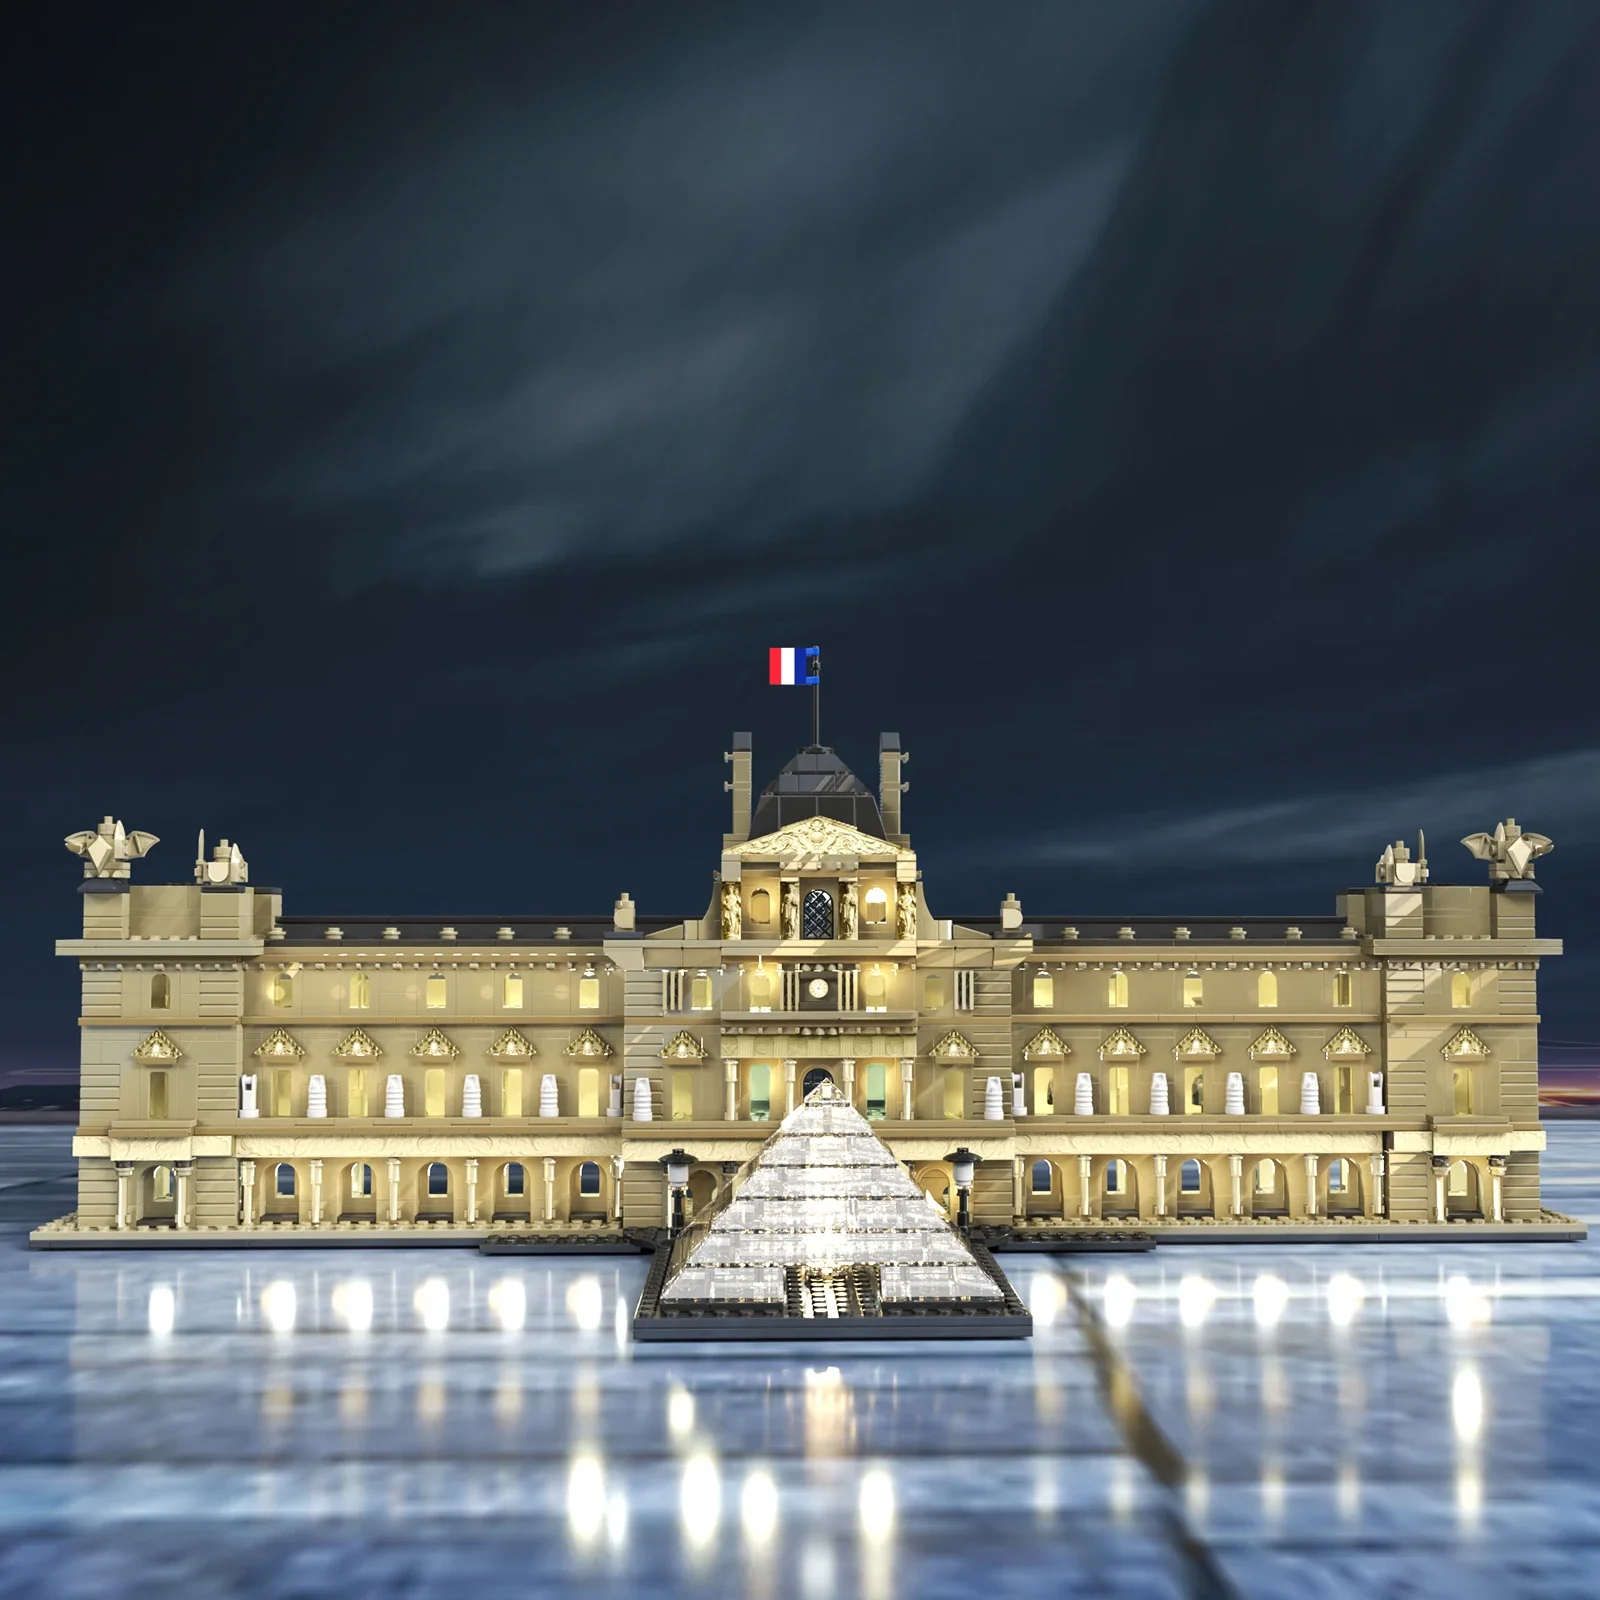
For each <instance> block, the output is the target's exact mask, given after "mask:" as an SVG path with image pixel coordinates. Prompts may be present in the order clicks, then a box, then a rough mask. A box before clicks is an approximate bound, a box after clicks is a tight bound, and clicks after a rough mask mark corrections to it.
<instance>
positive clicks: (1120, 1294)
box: [1102, 1272, 1139, 1328]
mask: <svg viewBox="0 0 1600 1600" xmlns="http://www.w3.org/2000/svg"><path fill="white" fill-rule="evenodd" d="M1138 1299H1139V1291H1138V1289H1137V1288H1135V1286H1134V1284H1133V1282H1132V1280H1131V1279H1129V1278H1125V1277H1124V1276H1123V1275H1122V1274H1121V1273H1120V1272H1114V1273H1112V1275H1111V1276H1110V1277H1109V1278H1107V1279H1106V1287H1105V1298H1104V1300H1103V1301H1102V1304H1103V1305H1104V1307H1105V1314H1106V1321H1107V1322H1108V1323H1109V1324H1110V1325H1111V1326H1112V1327H1113V1328H1126V1327H1127V1326H1128V1324H1129V1323H1130V1322H1131V1321H1132V1320H1133V1308H1134V1306H1135V1304H1136V1303H1137V1302H1138Z"/></svg>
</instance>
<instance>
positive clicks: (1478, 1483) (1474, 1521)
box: [1456, 1461, 1483, 1532]
mask: <svg viewBox="0 0 1600 1600" xmlns="http://www.w3.org/2000/svg"><path fill="white" fill-rule="evenodd" d="M1482 1516H1483V1473H1482V1471H1481V1470H1480V1469H1479V1467H1478V1463H1477V1462H1476V1461H1462V1462H1460V1463H1458V1464H1457V1466H1456V1520H1457V1521H1458V1522H1459V1523H1460V1524H1461V1526H1462V1528H1464V1529H1465V1530H1467V1531H1468V1532H1473V1531H1476V1529H1477V1526H1478V1522H1479V1519H1480V1518H1481V1517H1482Z"/></svg>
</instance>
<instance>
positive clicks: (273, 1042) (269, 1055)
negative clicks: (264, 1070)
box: [251, 1028, 306, 1061]
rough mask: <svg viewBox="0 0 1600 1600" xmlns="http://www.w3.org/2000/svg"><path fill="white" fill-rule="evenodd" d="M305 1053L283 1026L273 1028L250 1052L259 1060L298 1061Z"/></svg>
mask: <svg viewBox="0 0 1600 1600" xmlns="http://www.w3.org/2000/svg"><path fill="white" fill-rule="evenodd" d="M305 1053H306V1052H305V1046H304V1045H301V1044H298V1043H296V1042H295V1040H294V1039H293V1038H291V1037H290V1035H289V1032H288V1030H287V1029H285V1028H274V1029H273V1030H272V1032H271V1033H269V1034H268V1035H267V1036H266V1038H265V1039H263V1040H262V1041H261V1043H260V1044H258V1045H257V1046H256V1047H255V1049H254V1050H253V1051H252V1052H251V1054H252V1055H254V1056H255V1057H256V1058H257V1060H260V1061H298V1060H300V1059H301V1057H302V1056H304V1055H305Z"/></svg>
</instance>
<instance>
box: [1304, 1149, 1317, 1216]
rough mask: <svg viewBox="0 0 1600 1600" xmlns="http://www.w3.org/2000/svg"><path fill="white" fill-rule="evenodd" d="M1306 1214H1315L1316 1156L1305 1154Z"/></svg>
mask: <svg viewBox="0 0 1600 1600" xmlns="http://www.w3.org/2000/svg"><path fill="white" fill-rule="evenodd" d="M1305 1163H1306V1215H1307V1216H1308V1217H1314V1216H1316V1214H1317V1157H1316V1156H1306V1157H1305Z"/></svg>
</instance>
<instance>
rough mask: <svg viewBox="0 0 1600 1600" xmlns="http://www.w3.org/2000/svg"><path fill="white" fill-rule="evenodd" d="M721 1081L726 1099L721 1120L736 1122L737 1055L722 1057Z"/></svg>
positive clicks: (737, 1106)
mask: <svg viewBox="0 0 1600 1600" xmlns="http://www.w3.org/2000/svg"><path fill="white" fill-rule="evenodd" d="M722 1082H723V1091H724V1096H725V1101H726V1104H725V1105H724V1108H723V1120H724V1121H726V1122H737V1121H738V1120H739V1058H738V1057H737V1056H724V1057H723V1058H722Z"/></svg>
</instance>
